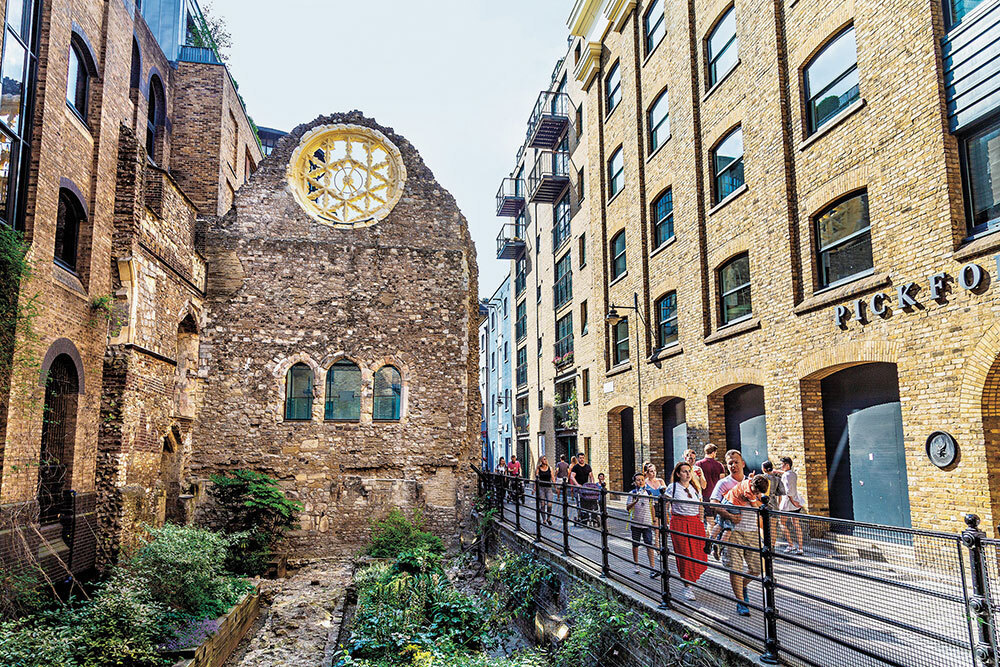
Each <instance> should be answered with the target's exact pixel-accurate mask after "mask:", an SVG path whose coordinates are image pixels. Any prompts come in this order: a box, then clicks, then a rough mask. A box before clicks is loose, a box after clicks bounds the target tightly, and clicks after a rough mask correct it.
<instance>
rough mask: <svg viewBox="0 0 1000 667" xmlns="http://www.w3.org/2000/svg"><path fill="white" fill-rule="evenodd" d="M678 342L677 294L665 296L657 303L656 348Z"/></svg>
mask: <svg viewBox="0 0 1000 667" xmlns="http://www.w3.org/2000/svg"><path fill="white" fill-rule="evenodd" d="M676 342H677V292H670V293H669V294H664V295H663V297H661V298H660V299H659V300H657V302H656V347H658V348H664V347H666V346H667V345H671V344H672V343H676Z"/></svg>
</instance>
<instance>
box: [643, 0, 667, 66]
mask: <svg viewBox="0 0 1000 667" xmlns="http://www.w3.org/2000/svg"><path fill="white" fill-rule="evenodd" d="M643 27H644V28H645V30H646V53H647V54H649V53H652V52H653V49H655V48H656V45H657V44H659V43H660V41H662V40H663V36H664V35H665V34H666V32H667V24H666V21H664V19H663V2H662V0H653V3H652V4H651V5H650V6H649V11H647V12H646V18H645V19H643Z"/></svg>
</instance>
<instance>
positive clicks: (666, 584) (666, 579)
mask: <svg viewBox="0 0 1000 667" xmlns="http://www.w3.org/2000/svg"><path fill="white" fill-rule="evenodd" d="M656 502H657V504H658V505H659V507H658V508H657V513H658V514H659V515H660V605H659V606H660V609H667V608H669V607H670V564H669V562H668V557H669V556H670V547H669V546H667V540H668V539H669V537H670V533H669V531H668V530H667V497H666V496H663V495H661V496H658V497H657V498H656Z"/></svg>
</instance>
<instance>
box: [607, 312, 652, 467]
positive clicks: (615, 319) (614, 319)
mask: <svg viewBox="0 0 1000 667" xmlns="http://www.w3.org/2000/svg"><path fill="white" fill-rule="evenodd" d="M619 310H634V311H635V314H636V316H637V317H638V318H639V321H640V322H641V323H642V326H643V328H644V329H645V330H646V332H647V333H649V324H648V323H647V322H646V320H644V319H643V317H642V311H641V310H639V293H638V292H633V293H632V305H631V306H616V305H614V304H609V306H608V314H607V316H605V318H604V319H605V321H606V322H607V323H608V324H610V325H611V326H615V325H616V324H618V323H619V322H621V321H622V320H623V319H625V318H624V317H622V316H621V315H619V314H618V311H619ZM635 343H636V345H635V347H636V353H637V354H638V355H639V358H637V359H636V361H635V379H636V385H637V386H638V389H639V405H638V410H639V462H638V463H639V464H640V465H641V464H642V463H643V462H644V461H645V460H646V440H645V437H644V435H643V428H642V411H643V405H642V372H641V369H640V368H639V361H640V360H641V359H642V352H641V349H642V341H641V340H639V327H636V328H635ZM629 356H630V357H631V355H629Z"/></svg>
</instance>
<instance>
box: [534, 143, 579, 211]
mask: <svg viewBox="0 0 1000 667" xmlns="http://www.w3.org/2000/svg"><path fill="white" fill-rule="evenodd" d="M568 184H569V153H566V152H564V151H538V157H537V158H536V159H535V164H534V166H533V167H532V168H531V173H530V174H528V199H530V200H531V201H538V202H543V203H550V204H551V203H552V202H554V201H555V200H556V199H557V198H558V196H559V195H560V194H562V192H563V190H565V189H566V186H567V185H568Z"/></svg>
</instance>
